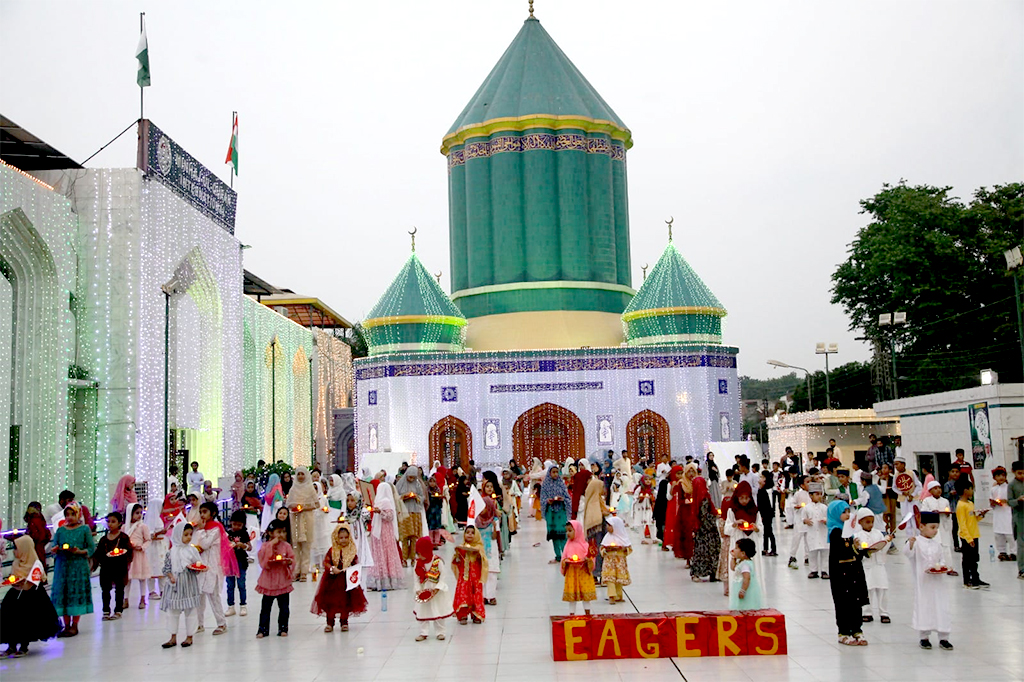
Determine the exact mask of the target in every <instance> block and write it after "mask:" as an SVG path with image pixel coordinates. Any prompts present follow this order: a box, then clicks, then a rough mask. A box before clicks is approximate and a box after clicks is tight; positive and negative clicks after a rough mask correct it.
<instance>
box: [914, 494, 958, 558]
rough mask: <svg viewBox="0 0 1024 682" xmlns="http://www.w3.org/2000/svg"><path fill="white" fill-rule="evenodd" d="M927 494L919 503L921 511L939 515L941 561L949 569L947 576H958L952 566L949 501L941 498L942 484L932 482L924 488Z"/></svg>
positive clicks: (951, 524) (950, 510) (951, 523)
mask: <svg viewBox="0 0 1024 682" xmlns="http://www.w3.org/2000/svg"><path fill="white" fill-rule="evenodd" d="M926 488H927V490H926V491H925V492H926V493H927V494H926V496H925V498H924V499H923V500H922V501H921V511H923V512H926V511H927V512H936V513H937V514H938V515H939V531H940V532H939V542H940V543H941V544H942V561H943V563H944V564H945V565H946V566H949V567H950V570H949V575H952V576H958V575H960V574H959V573H957V572H956V571H954V570H953V569H952V566H953V533H952V531H953V514H952V509H950V506H949V500H947V499H946V498H945V497H943V496H942V484H940V483H939V482H938V481H936V480H934V479H933V480H932V482H931V483H929V484H928V485H927V486H926Z"/></svg>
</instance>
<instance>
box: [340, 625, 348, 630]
mask: <svg viewBox="0 0 1024 682" xmlns="http://www.w3.org/2000/svg"><path fill="white" fill-rule="evenodd" d="M341 631H342V632H348V624H345V625H342V626H341Z"/></svg>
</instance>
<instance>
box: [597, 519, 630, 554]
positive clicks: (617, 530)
mask: <svg viewBox="0 0 1024 682" xmlns="http://www.w3.org/2000/svg"><path fill="white" fill-rule="evenodd" d="M605 521H606V522H607V523H608V525H609V526H611V528H612V530H611V532H610V533H605V535H604V540H602V541H601V546H602V547H607V546H608V545H615V546H617V547H631V546H632V545H633V542H632V540H630V539H629V531H627V530H626V524H625V523H624V522H623V520H622V519H620V518H619V517H618V516H609V517H608V518H606V519H605Z"/></svg>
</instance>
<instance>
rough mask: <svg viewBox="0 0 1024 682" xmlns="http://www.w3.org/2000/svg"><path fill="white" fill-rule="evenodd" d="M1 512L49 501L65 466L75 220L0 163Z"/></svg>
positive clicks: (47, 192) (64, 479) (64, 206)
mask: <svg viewBox="0 0 1024 682" xmlns="http://www.w3.org/2000/svg"><path fill="white" fill-rule="evenodd" d="M0 218H2V226H0V279H2V280H4V283H3V284H0V308H2V309H3V312H0V346H2V347H4V350H0V364H2V365H3V366H4V368H3V369H0V393H3V394H4V395H3V396H2V397H0V413H2V414H3V417H0V513H2V514H3V517H4V519H10V518H11V514H12V512H13V513H14V515H15V518H20V516H21V514H22V513H23V511H24V508H25V506H26V504H27V503H28V502H30V501H31V500H33V499H40V500H47V501H49V500H51V499H55V498H56V493H57V492H58V491H59V490H61V489H62V488H63V487H64V486H65V485H66V484H69V483H70V481H69V478H70V471H69V468H68V462H67V460H66V457H65V443H66V439H67V404H68V380H67V377H68V365H69V364H70V363H72V362H73V359H74V353H73V350H74V333H75V330H74V318H73V317H72V315H71V310H70V307H69V302H70V301H69V294H70V292H71V291H73V290H74V282H75V271H76V258H75V238H74V235H75V219H74V216H73V215H72V214H71V204H70V203H69V202H68V201H67V199H65V198H64V197H63V196H61V195H60V194H59V193H57V192H54V191H53V190H52V189H50V188H48V187H46V186H44V185H42V184H40V183H39V182H37V181H36V180H34V179H33V178H31V177H29V176H27V175H26V174H24V173H22V172H20V171H18V170H17V169H14V168H11V167H10V166H7V165H6V164H2V163H0ZM12 424H19V425H20V426H21V447H20V461H19V465H18V467H17V480H16V481H15V482H14V484H13V486H12V485H11V484H10V483H9V478H8V471H9V467H10V452H9V449H8V445H9V439H10V436H9V434H10V427H11V425H12Z"/></svg>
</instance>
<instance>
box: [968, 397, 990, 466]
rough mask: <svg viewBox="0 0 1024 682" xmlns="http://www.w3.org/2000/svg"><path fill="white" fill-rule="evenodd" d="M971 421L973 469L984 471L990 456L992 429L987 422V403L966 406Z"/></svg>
mask: <svg viewBox="0 0 1024 682" xmlns="http://www.w3.org/2000/svg"><path fill="white" fill-rule="evenodd" d="M967 414H968V416H969V417H970V420H971V455H972V456H973V458H974V468H975V469H984V468H985V460H986V459H987V458H989V457H991V456H992V429H991V427H990V425H989V421H988V403H987V402H984V403H974V404H972V405H968V406H967Z"/></svg>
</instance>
